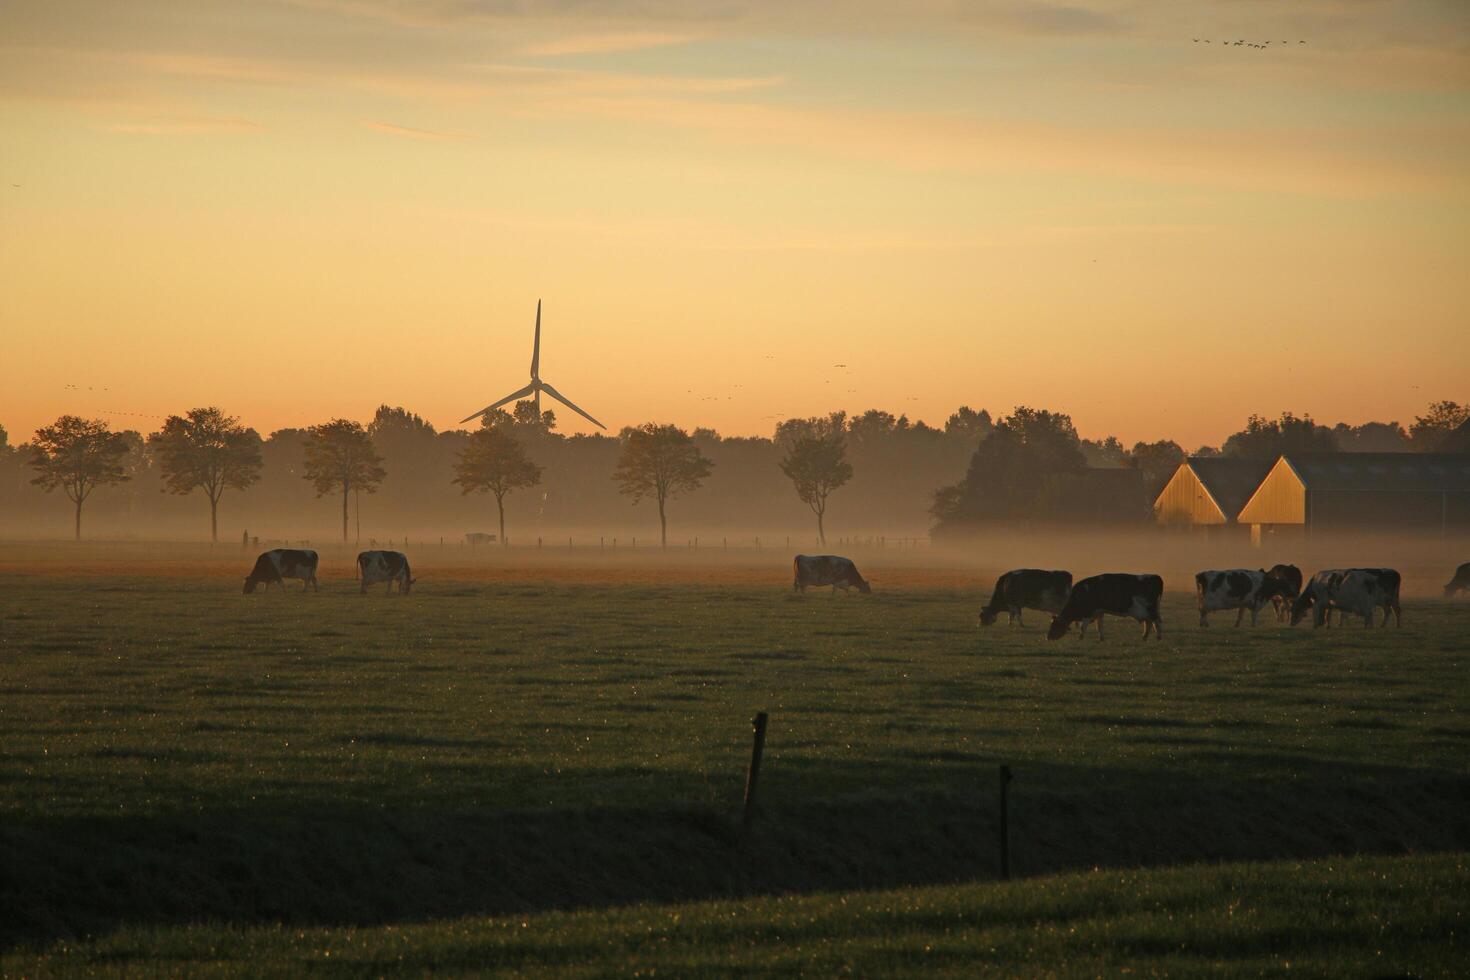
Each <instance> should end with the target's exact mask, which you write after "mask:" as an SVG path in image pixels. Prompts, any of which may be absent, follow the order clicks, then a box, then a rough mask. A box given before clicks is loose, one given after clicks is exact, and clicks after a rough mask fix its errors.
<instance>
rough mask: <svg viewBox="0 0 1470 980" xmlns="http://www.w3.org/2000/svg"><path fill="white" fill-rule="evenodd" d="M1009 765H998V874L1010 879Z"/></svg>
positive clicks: (1006, 879) (1007, 879) (1004, 878)
mask: <svg viewBox="0 0 1470 980" xmlns="http://www.w3.org/2000/svg"><path fill="white" fill-rule="evenodd" d="M1010 786H1011V767H1010V766H1001V767H1000V876H1001V878H1002V879H1003V880H1005V881H1009V880H1010V879H1011V821H1010Z"/></svg>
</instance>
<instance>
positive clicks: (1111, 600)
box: [1046, 572, 1164, 640]
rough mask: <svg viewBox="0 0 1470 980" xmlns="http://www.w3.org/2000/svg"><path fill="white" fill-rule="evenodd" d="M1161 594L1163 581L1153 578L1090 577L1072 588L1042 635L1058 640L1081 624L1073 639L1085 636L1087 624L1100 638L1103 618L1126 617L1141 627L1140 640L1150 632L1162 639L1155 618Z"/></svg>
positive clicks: (1161, 626) (1160, 623)
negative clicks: (1090, 624)
mask: <svg viewBox="0 0 1470 980" xmlns="http://www.w3.org/2000/svg"><path fill="white" fill-rule="evenodd" d="M1163 594H1164V580H1163V579H1162V578H1160V577H1159V576H1157V575H1129V574H1126V573H1123V572H1107V573H1104V574H1102V575H1093V576H1091V577H1090V578H1085V579H1083V580H1082V581H1080V582H1078V583H1076V584H1075V585H1073V586H1072V594H1071V595H1069V596H1068V597H1067V604H1066V605H1065V606H1063V607H1062V611H1061V612H1060V613H1058V614H1057V616H1056V618H1055V619H1053V620H1052V621H1051V628H1050V629H1049V630H1047V631H1046V638H1047V639H1048V640H1060V639H1061V638H1062V637H1064V636H1066V635H1067V630H1068V629H1069V628H1071V626H1072V624H1073V623H1081V624H1082V626H1081V629H1080V630H1079V631H1078V634H1077V638H1078V639H1079V640H1080V639H1081V638H1082V637H1083V636H1084V635H1086V633H1087V624H1088V623H1089V622H1093V623H1096V624H1097V638H1098V639H1099V640H1101V639H1102V638H1103V616H1104V615H1108V616H1127V617H1129V618H1130V619H1136V620H1138V621H1139V622H1141V623H1142V624H1143V638H1144V639H1145V640H1146V639H1148V635H1149V633H1150V632H1152V633H1153V634H1154V635H1155V636H1156V637H1158V638H1159V639H1161V640H1162V639H1163V638H1164V624H1163V620H1162V619H1161V618H1160V617H1159V599H1160V598H1161V597H1162V596H1163Z"/></svg>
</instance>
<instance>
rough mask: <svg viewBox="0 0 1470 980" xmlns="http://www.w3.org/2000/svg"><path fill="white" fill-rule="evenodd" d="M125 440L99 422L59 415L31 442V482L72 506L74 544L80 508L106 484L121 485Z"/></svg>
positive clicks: (79, 533)
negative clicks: (33, 472) (58, 492)
mask: <svg viewBox="0 0 1470 980" xmlns="http://www.w3.org/2000/svg"><path fill="white" fill-rule="evenodd" d="M129 448H130V446H129V443H128V440H127V438H126V437H125V436H124V435H123V434H122V433H121V432H112V431H110V430H109V429H108V427H107V423H106V422H105V421H103V420H102V419H83V418H78V417H77V416H75V415H63V416H62V417H61V418H59V419H57V420H56V421H55V422H53V423H51V424H50V425H48V426H46V427H45V428H44V429H37V430H36V435H35V438H33V439H32V440H31V466H32V467H33V468H34V469H35V470H36V473H37V476H36V477H35V478H34V479H32V480H31V482H32V483H34V484H35V485H36V486H39V487H41V488H42V489H44V490H45V491H46V492H47V493H50V492H51V491H52V490H56V489H58V488H59V489H60V490H61V491H62V492H63V493H65V494H66V496H67V499H69V500H70V501H71V502H72V503H73V504H75V505H76V524H75V529H74V537H75V540H77V541H80V540H82V505H83V504H84V503H86V502H87V498H88V497H90V496H91V495H92V491H93V490H95V489H97V488H98V487H100V486H106V485H108V484H116V483H125V482H127V480H128V474H127V471H126V470H125V469H124V467H123V459H124V457H126V456H127V454H128V451H129Z"/></svg>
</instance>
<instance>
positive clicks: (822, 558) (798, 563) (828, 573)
mask: <svg viewBox="0 0 1470 980" xmlns="http://www.w3.org/2000/svg"><path fill="white" fill-rule="evenodd" d="M791 570H792V572H793V573H794V574H795V576H796V581H795V583H794V584H793V585H792V588H793V589H794V590H795V591H797V592H805V591H806V587H807V586H808V585H830V586H832V591H833V592H836V591H837V590H838V589H841V590H842V591H843V592H846V591H847V589H848V586H852V585H855V586H857V590H858V591H859V592H861V593H863V594H864V595H867V594H868V593H869V592H871V591H873V590H872V589H871V588H869V587H868V583H867V581H866V580H865V579H864V578H863V577H862V576H861V575H859V574H858V570H857V566H856V565H854V564H853V563H852V559H850V558H843V557H841V556H839V555H797V556H796V558H795V559H794V560H793V561H792V562H791Z"/></svg>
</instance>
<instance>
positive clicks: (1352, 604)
mask: <svg viewBox="0 0 1470 980" xmlns="http://www.w3.org/2000/svg"><path fill="white" fill-rule="evenodd" d="M1402 583H1403V578H1402V576H1400V575H1399V573H1398V572H1397V571H1396V570H1394V569H1392V568H1332V569H1327V570H1325V571H1321V572H1318V573H1317V574H1316V575H1313V576H1312V581H1311V582H1310V583H1308V585H1307V587H1306V588H1305V589H1303V590H1302V594H1301V595H1300V596H1298V597H1297V600H1296V602H1294V603H1292V606H1291V625H1293V626H1295V625H1296V624H1297V623H1300V622H1301V621H1302V620H1303V619H1305V618H1306V615H1307V609H1308V608H1310V609H1311V610H1312V612H1313V620H1312V623H1313V625H1314V626H1325V625H1328V624H1329V623H1330V621H1331V617H1332V612H1333V610H1337V611H1339V612H1340V613H1342V615H1343V618H1344V620H1346V617H1347V615H1348V614H1349V613H1351V614H1354V615H1358V616H1362V617H1363V625H1364V626H1372V625H1373V613H1374V611H1375V610H1377V609H1378V608H1379V607H1380V606H1381V607H1383V625H1384V626H1387V625H1388V617H1389V615H1390V614H1392V615H1393V617H1394V624H1395V625H1396V626H1402V625H1404V616H1403V611H1402V610H1401V609H1400V608H1399V588H1400V587H1401V585H1402Z"/></svg>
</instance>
